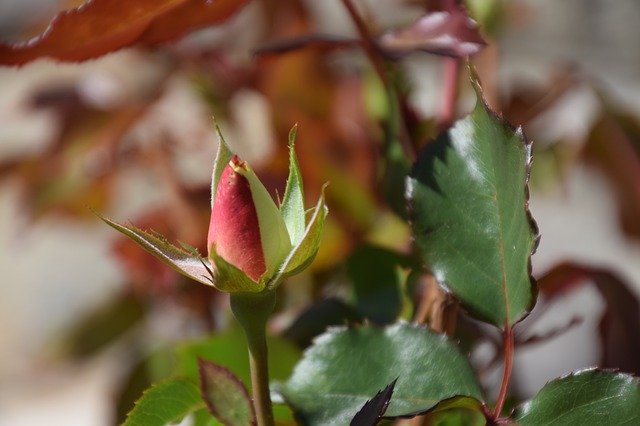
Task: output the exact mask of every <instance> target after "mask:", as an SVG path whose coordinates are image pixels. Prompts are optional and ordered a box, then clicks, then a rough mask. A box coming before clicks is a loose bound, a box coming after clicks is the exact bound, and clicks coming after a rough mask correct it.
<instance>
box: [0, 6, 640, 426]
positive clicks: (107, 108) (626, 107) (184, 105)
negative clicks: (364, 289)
mask: <svg viewBox="0 0 640 426" xmlns="http://www.w3.org/2000/svg"><path fill="white" fill-rule="evenodd" d="M80 3H81V2H79V1H68V0H67V1H64V0H28V1H27V0H1V1H0V39H1V40H2V41H3V42H15V41H18V40H26V39H28V38H29V37H32V36H34V35H37V34H39V33H41V32H42V31H43V29H44V28H46V26H47V23H48V22H49V21H50V20H51V18H52V17H53V16H54V15H55V14H56V13H57V12H59V11H61V10H63V9H66V8H69V7H73V6H76V5H78V4H80ZM465 3H466V6H467V8H468V10H469V13H470V14H471V15H472V16H473V17H474V18H475V19H476V20H477V21H478V23H479V25H480V28H481V33H482V36H483V38H484V39H485V41H486V42H487V47H485V48H484V49H483V50H482V51H481V52H480V53H478V54H477V55H476V56H475V58H474V63H475V64H476V66H477V68H478V72H479V74H480V77H481V79H482V81H483V83H484V86H485V91H486V96H487V98H488V100H489V102H490V103H491V105H492V106H493V108H494V109H496V110H497V111H499V112H501V113H502V114H503V115H504V116H505V118H507V119H508V120H509V121H510V122H511V123H512V124H513V125H516V126H519V125H521V126H523V127H524V130H525V134H526V136H527V137H528V138H529V139H531V140H533V150H534V163H533V171H532V178H531V188H530V191H531V201H530V208H531V212H532V214H533V216H534V218H535V219H536V221H537V223H538V226H539V228H540V232H541V236H542V238H541V242H540V246H539V248H538V251H537V253H536V254H535V255H534V257H533V273H534V275H535V276H537V277H546V279H544V280H542V283H544V284H545V287H544V288H543V289H542V292H541V296H540V300H539V302H538V305H537V307H536V309H535V310H534V312H533V313H532V315H531V316H530V317H529V318H527V320H525V322H523V324H522V330H523V338H522V341H521V346H520V347H519V349H518V350H517V352H516V365H515V368H514V384H513V391H514V394H516V395H518V396H519V397H521V398H526V397H529V396H531V395H532V394H533V393H534V392H535V391H536V390H537V389H539V388H540V387H541V386H542V385H543V384H544V383H545V382H546V381H548V380H550V379H551V378H553V377H556V376H557V375H560V374H564V373H567V372H569V371H571V370H575V369H580V368H585V367H588V366H592V365H603V366H608V367H614V368H620V369H623V370H625V371H629V372H633V373H636V374H639V373H640V352H639V351H640V346H639V345H640V343H637V342H640V317H639V309H638V302H637V297H638V296H640V244H639V240H638V238H639V237H640V161H639V153H640V50H639V49H638V48H637V42H638V40H640V26H638V25H637V22H639V21H640V3H638V2H637V1H635V0H618V1H616V2H610V1H605V0H570V1H563V2H557V1H553V0H544V1H541V0H536V1H534V0H486V1H484V0H468V1H467V2H465ZM356 4H357V6H358V9H359V10H360V11H361V14H362V16H363V17H364V20H365V21H366V23H367V25H368V26H369V28H370V31H371V33H372V34H373V35H375V36H378V35H380V34H383V33H385V32H386V31H390V30H394V29H398V28H403V27H406V26H407V25H410V24H411V22H412V21H414V20H415V19H416V18H417V17H419V16H421V15H422V14H424V13H425V4H426V6H427V8H431V10H434V9H437V8H438V6H439V5H438V2H436V1H432V2H429V1H427V2H425V1H417V0H414V1H412V0H366V1H365V0H362V1H358V2H356ZM308 34H323V35H330V36H331V37H332V38H326V39H325V40H331V41H335V40H344V39H347V38H353V37H357V34H358V33H357V31H356V28H355V27H354V24H353V22H352V20H351V18H350V16H349V15H348V14H347V13H346V12H345V10H344V6H343V3H342V2H341V1H340V0H323V1H322V2H319V1H313V0H287V1H277V0H275V1H273V0H253V1H251V2H248V4H247V5H246V6H245V7H244V8H242V10H240V11H239V12H238V13H237V14H234V15H233V16H231V17H229V18H228V19H227V20H225V22H223V23H219V24H217V25H216V26H215V28H205V29H200V30H198V31H195V32H191V33H190V34H188V35H187V36H185V37H181V38H179V39H178V40H175V41H171V42H168V43H164V44H162V45H159V46H156V47H154V48H128V49H124V50H120V51H117V52H115V53H111V54H108V55H106V56H103V57H100V58H97V59H93V60H89V61H86V62H82V63H77V64H70V63H56V62H54V61H51V60H47V59H44V60H43V59H41V60H37V61H34V62H31V63H29V64H27V65H25V66H22V67H20V68H17V67H0V93H1V95H0V272H1V275H0V281H1V284H0V425H2V426H9V425H12V426H13V425H19V426H20V425H25V426H31V425H40V424H48V425H67V426H70V425H98V426H99V425H111V424H115V423H116V422H117V421H119V419H121V418H122V415H123V414H124V413H126V411H127V410H128V409H129V408H130V407H131V403H132V401H133V400H135V399H136V398H137V396H138V395H139V394H140V391H141V390H142V389H144V388H145V387H146V385H147V384H148V383H149V381H150V380H153V379H155V378H157V377H162V376H163V375H164V374H168V371H170V370H171V369H170V368H168V367H166V366H164V365H163V363H162V360H163V359H165V358H163V356H164V355H163V356H156V354H159V353H160V354H164V353H165V352H166V351H165V349H166V348H169V347H172V346H174V345H175V344H176V342H182V341H185V340H187V339H197V338H202V337H203V336H208V335H214V336H216V335H224V336H226V337H225V338H227V337H229V336H230V335H232V334H233V333H237V330H235V328H234V326H233V324H232V320H231V317H230V314H229V313H228V309H227V306H226V300H225V297H224V296H222V295H220V294H216V293H214V292H213V291H211V290H210V289H209V288H207V287H205V286H202V285H199V284H196V283H189V282H186V280H185V279H183V278H181V277H179V276H178V275H177V274H175V273H173V272H172V271H171V270H170V269H168V268H166V267H164V266H163V265H161V264H159V263H157V262H156V261H155V260H154V259H153V258H152V257H151V256H149V255H147V254H146V253H145V252H143V251H142V250H141V249H139V248H138V247H136V246H135V245H134V244H133V243H130V242H128V241H126V240H125V239H124V238H123V237H120V236H119V235H118V234H117V233H116V232H115V231H113V230H112V229H110V228H108V227H107V226H105V225H104V224H103V223H102V222H101V221H100V220H99V219H98V218H97V217H96V216H95V215H94V214H93V213H92V212H91V210H90V208H92V209H95V210H96V211H99V212H101V213H104V214H105V215H107V216H108V217H111V218H114V219H116V220H119V221H121V222H130V223H133V224H135V225H136V226H139V227H141V228H145V229H148V228H151V229H154V230H156V231H160V232H162V233H163V234H165V235H167V237H169V239H170V240H173V241H175V240H180V241H183V242H186V243H189V244H191V245H193V246H196V247H198V248H200V249H201V251H204V252H206V250H205V247H204V241H205V238H204V236H205V235H206V230H207V226H208V206H209V184H210V176H211V167H212V161H213V157H214V153H215V149H216V143H217V141H216V136H215V133H214V128H213V120H212V117H213V116H215V118H216V121H217V123H218V124H219V125H220V127H221V129H222V133H223V134H224V136H225V139H226V140H227V142H228V143H229V144H230V145H231V146H232V147H233V148H234V150H235V151H237V152H238V153H239V154H240V155H241V156H242V157H243V158H245V159H246V160H248V161H249V162H250V163H251V164H252V165H253V166H254V168H255V169H256V170H257V171H258V174H259V175H260V176H261V177H262V178H263V181H264V182H266V184H267V186H268V187H269V188H270V189H271V190H274V191H278V193H280V194H282V193H283V188H284V179H285V177H286V173H287V152H286V141H287V134H288V132H289V129H290V128H291V127H292V126H293V125H294V124H295V123H298V144H297V149H298V154H299V156H300V163H301V167H302V172H303V175H304V178H305V183H306V188H307V194H306V195H307V197H308V202H309V204H310V203H311V202H313V200H315V199H316V198H317V196H318V194H319V190H320V187H321V185H322V184H323V183H324V182H325V181H330V182H331V186H330V188H329V191H328V197H329V208H330V211H331V214H330V215H329V218H328V224H327V229H326V232H325V236H324V240H323V246H322V249H321V252H320V254H319V256H318V258H317V260H316V261H315V263H314V264H313V265H312V267H311V268H310V269H309V270H308V271H307V272H305V273H304V274H303V275H301V276H298V277H295V278H294V279H292V280H290V282H288V283H287V284H286V285H285V286H283V288H282V290H281V291H282V295H281V297H280V302H279V307H278V315H277V316H276V317H275V319H274V321H273V323H272V324H271V328H272V332H273V334H279V335H281V336H284V337H281V339H282V342H281V343H282V346H283V347H282V351H283V353H286V354H285V355H283V358H282V359H285V358H286V359H287V360H290V364H291V365H293V363H294V362H295V360H296V358H297V357H298V356H299V353H300V350H301V349H303V348H304V347H305V346H306V345H307V344H308V342H309V340H310V338H311V337H312V336H313V335H315V334H318V333H319V332H320V330H313V328H314V326H309V325H307V326H305V327H302V326H300V321H297V322H296V319H298V320H299V319H300V315H301V313H302V314H304V313H305V312H308V311H305V310H306V309H309V307H312V308H313V307H316V308H317V309H318V310H317V311H314V312H315V314H314V315H316V316H315V317H314V318H316V319H318V321H317V323H316V324H315V327H316V328H318V327H320V328H322V327H323V326H324V325H325V324H332V323H341V322H343V321H344V318H345V316H346V317H348V315H346V314H345V313H344V312H342V311H341V310H340V309H343V308H344V309H347V307H349V306H351V305H354V304H356V305H357V298H358V289H357V288H355V287H354V286H355V285H356V284H354V282H353V279H352V277H351V276H350V274H349V268H348V267H345V259H347V263H346V264H347V265H352V264H353V263H349V262H350V261H351V260H353V259H354V256H362V250H361V249H362V248H363V247H371V246H375V247H383V248H384V249H386V250H394V251H398V252H401V253H404V252H407V251H408V250H409V247H410V236H409V230H408V227H407V225H406V223H405V222H404V221H403V220H402V218H400V217H399V216H398V215H397V214H396V213H394V211H393V208H391V207H390V203H389V202H388V199H387V198H386V194H384V193H382V190H381V187H382V186H383V185H380V184H379V178H380V176H381V165H380V164H381V161H382V159H383V154H382V153H381V152H382V149H381V142H380V141H381V140H382V139H383V134H384V117H385V114H386V113H387V112H386V110H385V108H386V107H385V102H384V99H383V98H384V92H383V91H382V88H381V84H380V81H379V80H378V79H377V76H376V74H375V71H374V69H373V67H372V65H371V62H370V61H369V58H368V57H367V56H366V55H365V54H364V53H363V52H362V50H361V49H359V48H358V47H352V46H347V47H345V46H344V45H342V44H340V43H337V42H335V43H334V42H326V43H319V44H313V45H304V43H301V47H299V48H295V49H294V48H289V47H291V45H293V44H295V43H290V42H282V40H304V37H305V36H306V35H308ZM274 43H275V44H274ZM274 46H280V47H282V46H288V47H287V49H280V48H274ZM257 50H260V51H261V52H262V53H260V54H256V53H255V52H256V51H257ZM284 50H286V51H284ZM444 64H445V59H443V57H442V56H436V55H432V54H428V53H424V52H419V53H415V54H411V55H408V56H406V57H404V56H403V57H402V58H401V59H397V60H394V61H393V67H394V71H395V73H394V78H396V79H397V80H398V81H399V83H398V86H399V87H401V88H402V91H401V94H402V99H403V101H405V105H403V108H404V109H403V111H404V113H405V115H406V117H405V122H406V123H407V125H408V126H409V127H408V128H409V130H410V133H411V135H410V136H411V140H412V141H413V142H414V145H415V146H417V147H419V146H421V145H423V144H424V143H426V141H427V140H428V139H429V137H430V136H433V135H434V134H435V132H436V131H437V127H438V119H439V114H440V111H441V108H442V102H443V90H444V89H443V79H444V78H445V75H444V73H445V71H444V70H445V65H444ZM459 80H460V81H459V85H460V92H459V97H458V100H459V102H458V114H463V113H465V112H467V111H469V110H470V108H471V107H472V105H473V103H474V96H473V94H472V91H471V90H470V87H469V85H468V83H467V79H466V73H465V72H462V73H461V75H460V78H459ZM381 98H382V99H381ZM396 192H397V189H396ZM358 259H360V257H358ZM354 262H355V261H354ZM558 265H560V266H558ZM549 271H552V272H551V273H550V274H547V272H549ZM563 274H564V275H563ZM554 280H555V281H554ZM354 300H355V302H354ZM327 301H329V302H327ZM325 314H326V315H325ZM379 322H381V323H384V322H385V319H384V318H383V319H380V321H379ZM295 324H297V326H296V327H297V328H295V327H293V325H295ZM525 331H526V333H525ZM225 333H226V334H225ZM230 333H231V334H230ZM487 333H489V334H490V331H487ZM460 338H461V339H464V337H460ZM488 342H490V339H488V340H486V341H482V339H478V341H471V342H470V345H469V351H470V352H471V353H472V360H473V361H474V366H476V368H477V370H478V371H479V373H480V374H481V377H482V379H483V384H484V385H485V387H486V388H487V389H489V390H491V389H494V388H495V386H496V384H497V382H498V381H499V379H500V374H499V369H496V368H495V367H496V366H495V365H494V364H492V363H491V362H490V361H491V359H492V357H493V355H494V353H495V347H492V345H491V344H490V343H488ZM232 355H233V354H231V355H230V356H232ZM242 356H243V355H242ZM287 368H289V370H287ZM288 371H290V367H286V368H285V367H283V372H282V373H281V374H282V375H283V376H284V377H282V378H286V377H287V374H288ZM279 374H280V373H279Z"/></svg>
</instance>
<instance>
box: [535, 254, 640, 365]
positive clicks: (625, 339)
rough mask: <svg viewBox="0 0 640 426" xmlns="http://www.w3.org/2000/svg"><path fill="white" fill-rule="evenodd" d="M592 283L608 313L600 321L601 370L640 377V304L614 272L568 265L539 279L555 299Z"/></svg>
mask: <svg viewBox="0 0 640 426" xmlns="http://www.w3.org/2000/svg"><path fill="white" fill-rule="evenodd" d="M586 280H591V281H593V283H594V284H595V285H596V288H597V289H598V291H599V292H600V294H601V295H602V297H603V299H604V301H605V303H606V310H605V312H604V314H603V316H602V318H601V320H600V341H601V344H602V360H601V365H600V366H601V367H605V368H617V369H620V370H622V371H624V372H627V373H633V374H636V375H637V374H640V358H639V357H638V354H639V353H640V302H639V301H638V299H637V298H636V296H635V295H634V294H633V293H632V292H631V291H630V290H629V288H630V287H629V285H628V284H627V283H626V282H625V281H623V280H622V279H621V278H620V277H619V276H617V275H616V274H614V273H613V272H611V271H608V270H605V269H600V268H593V267H590V266H587V265H580V264H577V263H571V262H564V263H561V264H559V265H557V266H555V267H554V268H552V269H551V270H550V271H548V272H547V273H546V274H545V275H544V276H543V277H541V278H540V279H539V280H538V286H539V288H540V291H541V293H542V294H544V295H546V296H547V297H554V296H558V295H561V294H564V293H566V292H568V291H571V290H573V289H574V288H576V287H577V286H578V285H580V284H583V283H584V282H585V281H586Z"/></svg>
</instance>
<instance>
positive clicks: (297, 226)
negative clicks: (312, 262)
mask: <svg viewBox="0 0 640 426" xmlns="http://www.w3.org/2000/svg"><path fill="white" fill-rule="evenodd" d="M297 130H298V125H295V126H294V127H293V128H292V129H291V132H290V133H289V177H288V178H287V186H286V188H285V190H284V198H283V200H282V205H281V206H280V210H281V211H282V218H283V219H284V223H285V224H286V225H287V231H288V232H289V237H291V244H293V245H294V246H295V245H296V244H298V243H299V242H300V240H301V239H302V237H303V236H304V231H305V228H306V227H307V225H306V223H305V218H306V217H305V209H304V189H303V188H304V186H303V184H302V175H301V174H300V166H299V165H298V158H297V157H296V150H295V141H296V133H297Z"/></svg>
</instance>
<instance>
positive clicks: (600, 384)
mask: <svg viewBox="0 0 640 426" xmlns="http://www.w3.org/2000/svg"><path fill="white" fill-rule="evenodd" d="M514 420H515V421H516V422H517V423H518V424H519V425H522V426H528V425H536V426H543V425H554V426H563V425H567V426H568V425H582V426H591V425H593V426H596V425H622V424H625V425H632V424H639V423H640V382H639V381H638V378H636V377H633V376H630V375H626V374H621V373H615V372H611V371H601V370H585V371H581V372H578V373H575V374H571V375H569V376H566V377H562V378H560V379H556V380H554V381H552V382H550V383H548V384H547V385H545V386H544V387H543V388H542V389H541V390H540V392H538V394H537V395H536V396H534V397H533V399H531V400H530V401H529V402H527V403H526V404H524V405H523V406H522V407H521V408H520V409H518V410H516V413H515V415H514Z"/></svg>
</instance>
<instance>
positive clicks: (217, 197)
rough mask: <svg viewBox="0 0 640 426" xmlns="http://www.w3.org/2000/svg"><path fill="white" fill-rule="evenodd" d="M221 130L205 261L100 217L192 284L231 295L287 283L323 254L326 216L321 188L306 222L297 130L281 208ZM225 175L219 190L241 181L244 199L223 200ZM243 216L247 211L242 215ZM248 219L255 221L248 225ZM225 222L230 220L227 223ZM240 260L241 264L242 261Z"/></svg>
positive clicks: (191, 252) (155, 236)
mask: <svg viewBox="0 0 640 426" xmlns="http://www.w3.org/2000/svg"><path fill="white" fill-rule="evenodd" d="M216 130H217V131H218V136H219V144H218V152H217V154H216V160H215V163H214V168H213V174H212V183H211V194H212V199H211V210H212V217H211V225H210V230H209V238H208V240H209V244H208V245H209V247H208V249H209V256H208V257H207V258H204V257H202V256H201V255H200V254H199V253H198V252H197V251H196V250H194V249H190V248H187V247H185V246H181V247H177V246H174V245H172V244H170V243H169V242H168V241H167V240H166V239H165V238H164V237H162V236H161V235H159V234H156V233H154V232H146V231H143V230H141V229H138V228H136V227H134V226H130V225H124V224H120V223H117V222H114V221H112V220H110V219H107V218H105V217H102V216H100V215H99V217H100V218H101V219H102V220H103V221H104V222H106V223H107V224H108V225H110V226H111V227H113V228H115V229H116V230H118V231H120V232H122V233H123V234H125V235H126V236H128V237H129V238H131V239H132V240H134V241H135V242H136V243H138V244H139V245H140V246H141V247H142V248H144V249H145V250H147V251H148V252H149V253H151V254H153V255H154V256H156V257H157V258H158V259H160V260H161V261H163V262H164V263H166V264H167V265H169V266H171V267H172V268H173V269H175V270H176V271H178V272H180V273H181V274H183V275H185V276H187V277H189V278H191V279H193V280H195V281H198V282H201V283H204V284H208V285H213V286H214V287H216V288H217V289H218V290H221V291H224V292H229V293H239V292H249V293H257V292H261V291H265V290H273V289H275V288H276V287H277V286H278V285H279V284H280V282H281V281H282V279H283V278H285V277H287V276H290V275H293V274H295V273H298V272H300V271H301V270H302V269H304V268H306V267H307V266H309V264H310V263H311V262H312V260H313V259H314V257H315V255H316V254H317V252H318V248H319V246H320V240H321V236H322V229H323V226H324V220H325V217H326V215H327V212H328V210H327V207H326V205H325V199H324V187H323V190H322V194H321V195H320V198H319V199H318V202H317V203H316V205H315V207H314V208H313V209H312V211H311V212H310V214H309V217H308V220H307V214H306V212H305V208H304V190H303V186H302V177H301V174H300V169H299V166H298V161H297V158H296V154H295V148H294V141H295V135H296V128H295V127H294V128H293V129H292V131H291V133H290V134H289V156H290V164H289V177H288V179H287V186H286V190H285V194H284V199H283V200H282V203H281V204H280V206H279V207H278V206H276V205H275V203H274V202H273V200H272V198H271V196H270V195H269V193H268V192H267V190H266V189H265V187H264V186H263V185H262V183H261V182H260V180H259V179H258V177H257V176H256V175H255V173H254V172H253V170H252V169H251V168H250V167H249V165H248V164H246V163H245V162H243V161H242V160H240V159H239V158H237V156H234V155H233V153H232V152H231V150H230V149H229V147H228V146H227V144H226V142H225V141H224V138H223V137H222V135H221V134H220V131H219V129H218V128H216ZM223 177H224V178H225V179H227V181H223V182H222V185H227V187H230V188H231V189H232V190H237V188H236V187H232V186H233V185H235V184H238V182H237V181H233V179H236V180H240V181H241V182H239V183H240V184H242V185H244V186H245V187H246V188H245V187H242V188H241V194H240V195H243V197H241V199H240V200H238V199H237V198H234V197H230V196H227V197H226V198H225V197H224V196H223V195H224V191H225V190H226V189H227V188H224V186H222V187H221V180H222V179H223ZM247 188H248V189H247ZM220 189H222V190H221V191H220ZM233 195H235V194H233ZM229 200H232V201H233V202H230V201H229ZM225 203H227V204H229V205H228V206H227V205H225ZM238 203H239V204H238ZM238 207H240V208H238ZM243 211H244V212H245V213H246V214H244V215H243V214H241V212H243ZM239 212H240V213H239ZM247 212H248V213H247ZM214 213H215V214H214ZM214 216H215V219H216V220H214ZM245 217H247V218H249V219H250V220H249V221H248V222H247V221H245V222H243V218H245ZM225 220H228V221H229V223H225ZM254 228H255V229H254ZM236 230H237V232H236ZM220 236H223V237H224V238H221V237H220ZM245 237H246V238H245ZM229 242H232V243H229ZM224 244H228V245H232V246H224ZM258 244H259V246H256V245H258ZM256 253H259V254H261V255H262V257H260V259H258V261H259V262H262V265H263V266H262V267H260V266H256V265H255V264H253V263H252V261H253V260H254V259H255V257H254V258H252V257H251V255H252V254H256ZM225 255H226V257H225ZM238 257H240V258H241V260H242V262H241V261H238Z"/></svg>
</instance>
